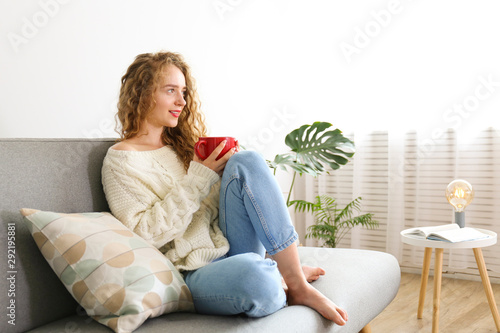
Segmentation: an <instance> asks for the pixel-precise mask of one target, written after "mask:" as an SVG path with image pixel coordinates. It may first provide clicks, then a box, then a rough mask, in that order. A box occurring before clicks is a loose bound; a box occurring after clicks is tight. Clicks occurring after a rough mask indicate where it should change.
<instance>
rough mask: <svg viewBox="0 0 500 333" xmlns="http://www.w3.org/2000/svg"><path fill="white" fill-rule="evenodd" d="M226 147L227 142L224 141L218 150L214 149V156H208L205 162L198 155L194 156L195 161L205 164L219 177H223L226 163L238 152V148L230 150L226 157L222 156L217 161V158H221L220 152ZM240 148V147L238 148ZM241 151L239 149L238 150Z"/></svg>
mask: <svg viewBox="0 0 500 333" xmlns="http://www.w3.org/2000/svg"><path fill="white" fill-rule="evenodd" d="M225 145H226V141H222V142H221V143H220V144H219V145H218V146H217V148H215V149H214V151H213V152H212V154H210V156H208V157H207V158H206V159H205V160H201V159H200V158H199V157H198V156H197V155H196V154H194V157H193V161H195V162H198V163H201V164H203V165H204V166H206V167H207V168H209V169H212V170H213V171H215V172H216V173H217V174H218V175H219V176H222V172H224V168H225V167H226V163H227V161H228V160H229V158H231V156H233V155H234V154H235V152H236V149H237V147H234V148H232V149H230V150H229V151H228V152H227V153H226V154H225V155H224V156H222V157H221V158H220V159H219V160H215V159H216V158H217V156H219V154H220V152H221V151H222V150H223V149H224V146H225ZM238 148H239V147H238ZM238 150H239V149H238Z"/></svg>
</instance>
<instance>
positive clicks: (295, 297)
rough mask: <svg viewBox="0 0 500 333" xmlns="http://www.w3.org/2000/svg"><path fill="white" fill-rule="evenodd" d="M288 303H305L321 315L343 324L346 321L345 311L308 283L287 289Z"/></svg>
mask: <svg viewBox="0 0 500 333" xmlns="http://www.w3.org/2000/svg"><path fill="white" fill-rule="evenodd" d="M288 304H289V305H305V306H308V307H310V308H312V309H314V310H316V311H318V312H319V314H321V315H322V316H323V317H325V318H326V319H328V320H331V321H333V322H334V323H335V324H337V325H340V326H343V325H345V323H346V321H347V319H348V318H347V312H346V311H345V310H344V309H341V308H339V307H338V306H337V305H336V304H335V303H333V302H332V301H330V300H329V299H328V298H326V297H325V296H324V295H323V294H322V293H321V292H319V291H318V290H317V289H315V288H314V287H313V286H311V285H310V284H306V285H303V286H301V287H298V288H297V289H290V288H289V289H288Z"/></svg>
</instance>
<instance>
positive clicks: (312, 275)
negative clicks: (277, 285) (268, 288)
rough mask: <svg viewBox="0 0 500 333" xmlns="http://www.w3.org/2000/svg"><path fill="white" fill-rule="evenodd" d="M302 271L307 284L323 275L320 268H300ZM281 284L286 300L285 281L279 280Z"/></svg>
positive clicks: (304, 266)
mask: <svg viewBox="0 0 500 333" xmlns="http://www.w3.org/2000/svg"><path fill="white" fill-rule="evenodd" d="M302 271H303V272H304V276H305V277H306V280H307V282H309V283H310V282H313V281H316V280H317V279H319V277H320V276H321V275H325V273H326V272H325V270H324V269H323V268H321V267H311V266H306V265H303V266H302ZM281 284H282V285H283V290H284V291H285V295H286V296H287V298H288V286H287V285H286V283H285V279H283V278H281Z"/></svg>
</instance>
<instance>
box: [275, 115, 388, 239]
mask: <svg viewBox="0 0 500 333" xmlns="http://www.w3.org/2000/svg"><path fill="white" fill-rule="evenodd" d="M331 126H332V124H330V123H327V122H315V123H313V124H312V125H303V126H301V127H300V128H297V129H295V130H293V131H292V132H290V133H289V134H288V135H287V136H286V137H285V144H286V145H287V146H288V147H290V149H291V152H288V153H284V154H278V155H276V156H275V158H274V160H273V161H267V162H268V165H269V167H271V168H272V169H274V174H276V170H277V169H278V168H279V169H282V170H285V171H288V170H289V169H291V170H292V171H293V178H292V182H291V185H290V190H289V192H288V197H287V200H286V204H287V206H288V207H290V206H292V205H295V211H297V210H298V211H307V212H311V213H313V215H314V217H315V222H316V224H315V225H312V226H310V227H309V228H308V231H309V233H308V234H306V238H311V237H313V238H318V239H321V240H324V243H325V245H326V246H329V247H335V246H336V245H337V244H338V242H339V241H340V240H341V239H342V237H344V235H345V234H346V233H347V232H348V231H349V230H350V229H351V228H353V227H354V226H356V225H361V226H363V227H367V228H375V227H377V226H378V222H377V221H375V220H373V214H364V215H359V216H354V217H353V211H354V210H356V211H360V207H361V200H362V199H361V197H358V198H356V199H354V200H353V201H352V202H350V203H349V204H348V205H347V206H345V207H344V208H342V209H339V208H337V203H336V202H335V199H333V198H332V197H330V196H327V195H320V196H317V197H316V200H315V202H308V201H304V200H293V201H290V197H291V194H292V190H293V186H294V184H295V178H296V176H297V173H298V174H299V175H300V176H302V174H309V175H311V176H314V177H316V176H318V175H320V174H322V173H323V172H327V173H328V171H326V168H325V165H326V166H328V167H330V168H331V169H332V170H337V169H339V168H340V167H341V166H342V165H345V164H347V163H348V162H349V159H350V158H351V157H352V156H353V155H354V153H355V148H354V142H352V141H351V140H349V139H348V138H346V137H345V136H343V135H342V132H341V131H340V130H339V129H334V130H332V129H331Z"/></svg>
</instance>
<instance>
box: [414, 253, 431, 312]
mask: <svg viewBox="0 0 500 333" xmlns="http://www.w3.org/2000/svg"><path fill="white" fill-rule="evenodd" d="M431 256H432V248H430V247H426V248H425V252H424V264H423V265H422V277H421V280H420V295H419V297H418V311H417V318H418V319H422V317H423V313H424V303H425V291H426V290H427V281H428V279H429V268H430V266H431Z"/></svg>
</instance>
